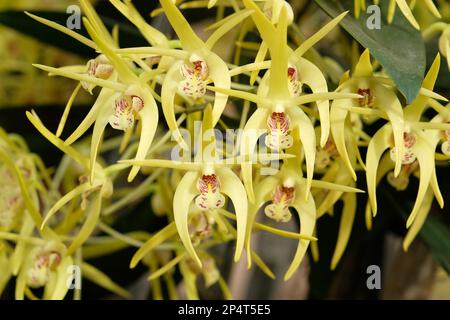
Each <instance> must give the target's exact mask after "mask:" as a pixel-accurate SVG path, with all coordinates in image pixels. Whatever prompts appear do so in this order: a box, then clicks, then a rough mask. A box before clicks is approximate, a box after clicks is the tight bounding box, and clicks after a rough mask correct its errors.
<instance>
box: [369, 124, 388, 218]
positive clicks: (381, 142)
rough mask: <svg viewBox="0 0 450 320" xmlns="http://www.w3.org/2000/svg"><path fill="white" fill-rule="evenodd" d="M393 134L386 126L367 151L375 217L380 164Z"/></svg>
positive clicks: (370, 189) (370, 193) (370, 195)
mask: <svg viewBox="0 0 450 320" xmlns="http://www.w3.org/2000/svg"><path fill="white" fill-rule="evenodd" d="M391 134H392V128H391V126H390V125H384V126H383V127H382V128H381V129H380V130H378V131H377V133H375V135H374V136H373V138H372V140H371V141H370V143H369V147H368V149H367V155H366V168H367V171H366V179H367V192H368V194H369V199H370V205H371V207H372V213H373V215H374V216H375V215H376V214H377V196H376V184H377V171H378V163H379V161H380V158H381V156H382V155H383V153H384V151H386V149H387V148H389V139H390V136H391Z"/></svg>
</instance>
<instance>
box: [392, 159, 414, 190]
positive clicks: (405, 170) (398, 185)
mask: <svg viewBox="0 0 450 320" xmlns="http://www.w3.org/2000/svg"><path fill="white" fill-rule="evenodd" d="M417 169H419V163H418V161H414V162H413V163H411V164H405V165H403V166H402V169H401V170H400V174H399V175H398V176H397V177H395V175H394V172H393V171H391V172H389V173H388V175H387V181H388V183H389V184H390V185H391V186H392V187H394V188H395V189H396V190H397V191H404V190H406V188H407V187H408V185H409V178H410V176H411V174H413V173H414V172H416V171H417Z"/></svg>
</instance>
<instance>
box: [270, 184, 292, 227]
mask: <svg viewBox="0 0 450 320" xmlns="http://www.w3.org/2000/svg"><path fill="white" fill-rule="evenodd" d="M294 199H295V188H294V187H285V186H283V185H280V186H277V188H276V189H275V191H274V193H273V194H272V204H269V205H268V206H267V207H266V208H265V209H264V213H265V214H266V216H267V217H269V218H270V219H273V220H275V221H277V222H280V221H281V222H287V221H289V220H291V216H292V215H291V213H290V211H289V206H290V205H291V204H292V202H293V201H294Z"/></svg>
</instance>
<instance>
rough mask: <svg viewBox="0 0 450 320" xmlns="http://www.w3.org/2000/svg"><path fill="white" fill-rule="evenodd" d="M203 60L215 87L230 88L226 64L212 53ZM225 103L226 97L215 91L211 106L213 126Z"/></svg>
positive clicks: (217, 120)
mask: <svg viewBox="0 0 450 320" xmlns="http://www.w3.org/2000/svg"><path fill="white" fill-rule="evenodd" d="M205 60H206V63H207V65H208V67H209V77H210V78H211V80H212V81H213V82H214V85H215V87H216V88H217V87H220V88H224V89H229V88H230V86H231V78H230V73H229V70H228V67H227V65H226V63H225V62H224V61H223V60H222V59H221V58H220V57H219V56H217V55H216V54H214V53H209V54H208V55H207V56H206V57H205ZM227 101H228V96H227V94H226V93H223V92H220V91H216V93H215V98H214V105H213V126H215V125H216V124H217V122H219V119H220V116H221V115H222V112H223V110H224V109H225V107H226V105H227Z"/></svg>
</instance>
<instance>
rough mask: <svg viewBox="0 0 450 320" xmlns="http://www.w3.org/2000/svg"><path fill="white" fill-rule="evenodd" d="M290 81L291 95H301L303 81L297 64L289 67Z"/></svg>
mask: <svg viewBox="0 0 450 320" xmlns="http://www.w3.org/2000/svg"><path fill="white" fill-rule="evenodd" d="M288 81H289V82H288V85H289V93H290V94H291V96H293V97H299V96H300V95H301V94H302V83H301V81H300V80H299V78H298V71H297V68H296V67H295V66H292V65H291V66H289V67H288Z"/></svg>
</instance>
